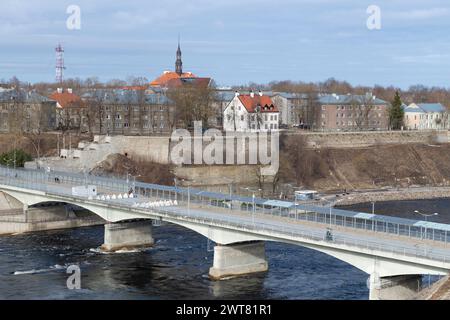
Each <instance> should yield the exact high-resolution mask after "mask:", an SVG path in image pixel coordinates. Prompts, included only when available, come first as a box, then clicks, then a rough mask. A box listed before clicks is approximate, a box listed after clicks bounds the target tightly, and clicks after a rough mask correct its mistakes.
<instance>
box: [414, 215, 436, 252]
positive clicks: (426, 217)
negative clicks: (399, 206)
mask: <svg viewBox="0 0 450 320" xmlns="http://www.w3.org/2000/svg"><path fill="white" fill-rule="evenodd" d="M414 213H417V214H420V215H421V216H422V217H425V236H426V237H427V239H428V235H427V231H428V230H427V223H428V217H434V216H438V215H439V213H437V212H435V213H431V214H425V213H422V212H420V211H419V210H414ZM421 239H422V240H423V233H422V234H421ZM424 246H425V256H426V255H427V246H426V245H424Z"/></svg>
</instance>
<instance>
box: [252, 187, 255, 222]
mask: <svg viewBox="0 0 450 320" xmlns="http://www.w3.org/2000/svg"><path fill="white" fill-rule="evenodd" d="M252 198H253V214H252V222H253V227H255V194H253V196H252Z"/></svg>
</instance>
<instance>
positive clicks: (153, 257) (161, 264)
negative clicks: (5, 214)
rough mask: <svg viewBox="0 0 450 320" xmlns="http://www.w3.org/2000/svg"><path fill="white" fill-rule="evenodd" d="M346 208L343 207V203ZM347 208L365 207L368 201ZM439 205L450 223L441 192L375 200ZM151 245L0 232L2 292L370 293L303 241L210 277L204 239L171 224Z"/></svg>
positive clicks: (390, 205)
mask: <svg viewBox="0 0 450 320" xmlns="http://www.w3.org/2000/svg"><path fill="white" fill-rule="evenodd" d="M347 208H348V207H347ZM350 209H354V210H360V211H366V212H371V210H372V205H371V204H362V205H354V206H351V207H350ZM414 210H420V211H423V212H424V213H434V212H438V213H439V216H436V217H433V219H435V221H436V222H450V205H449V200H447V199H437V200H420V201H397V202H385V203H377V204H376V206H375V211H376V213H379V214H391V215H396V216H402V217H407V218H417V217H416V215H417V214H414V213H413V212H414ZM154 238H155V240H156V244H155V246H154V247H153V248H151V249H148V250H145V251H138V252H127V253H112V254H104V253H101V252H100V251H99V250H98V249H97V248H98V247H99V246H100V245H101V244H102V242H103V227H102V226H97V227H87V228H78V229H70V230H57V231H47V232H39V233H32V234H22V235H15V236H4V237H0V298H1V299H89V300H91V299H345V300H349V299H368V288H367V285H366V283H367V282H366V281H367V275H366V274H365V273H363V272H361V271H359V270H358V269H356V268H354V267H352V266H350V265H348V264H346V263H344V262H342V261H339V260H337V259H335V258H332V257H330V256H327V255H325V254H323V253H320V252H316V251H313V250H310V249H307V248H303V247H299V246H294V245H287V244H281V243H270V242H268V243H267V245H266V249H267V258H268V262H269V271H268V272H267V273H263V274H257V275H250V276H246V277H243V278H242V277H241V278H234V279H228V280H223V281H211V280H209V278H208V269H209V267H210V266H211V265H212V259H213V254H212V252H211V251H210V250H208V249H210V248H208V247H209V246H208V242H207V240H206V239H205V238H204V237H203V236H201V235H199V234H197V233H195V232H193V231H190V230H187V229H184V228H182V227H178V226H174V225H163V226H159V227H154ZM73 264H77V265H79V267H80V269H81V289H80V290H69V289H67V285H66V280H67V278H68V276H69V275H68V274H66V268H67V267H68V266H69V265H73Z"/></svg>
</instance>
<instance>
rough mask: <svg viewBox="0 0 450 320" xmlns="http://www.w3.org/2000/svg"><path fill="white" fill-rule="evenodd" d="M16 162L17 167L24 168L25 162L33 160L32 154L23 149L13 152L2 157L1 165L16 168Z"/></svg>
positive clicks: (0, 159) (0, 157)
mask: <svg viewBox="0 0 450 320" xmlns="http://www.w3.org/2000/svg"><path fill="white" fill-rule="evenodd" d="M14 160H15V163H16V167H23V166H24V165H25V162H27V161H31V160H33V158H32V157H31V155H30V154H28V153H26V152H25V151H23V150H22V149H18V150H11V151H9V152H5V153H3V154H1V155H0V164H1V165H4V166H10V167H13V166H14Z"/></svg>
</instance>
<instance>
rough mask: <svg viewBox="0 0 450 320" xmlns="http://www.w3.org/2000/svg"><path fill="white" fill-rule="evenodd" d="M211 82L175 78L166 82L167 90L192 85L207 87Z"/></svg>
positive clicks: (200, 79) (207, 80) (202, 79)
mask: <svg viewBox="0 0 450 320" xmlns="http://www.w3.org/2000/svg"><path fill="white" fill-rule="evenodd" d="M210 82H211V78H187V77H186V78H176V79H171V80H169V81H168V82H167V85H166V86H167V87H168V88H178V87H181V86H182V85H183V84H192V85H194V86H196V87H204V88H206V87H208V86H209V83H210Z"/></svg>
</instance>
